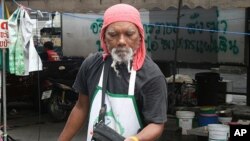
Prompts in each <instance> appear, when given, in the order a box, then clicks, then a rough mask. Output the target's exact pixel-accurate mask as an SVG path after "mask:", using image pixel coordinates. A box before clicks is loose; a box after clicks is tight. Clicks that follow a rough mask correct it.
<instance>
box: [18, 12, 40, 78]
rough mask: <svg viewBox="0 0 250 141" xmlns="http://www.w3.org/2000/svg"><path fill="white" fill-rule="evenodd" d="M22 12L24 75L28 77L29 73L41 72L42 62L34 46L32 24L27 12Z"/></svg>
mask: <svg viewBox="0 0 250 141" xmlns="http://www.w3.org/2000/svg"><path fill="white" fill-rule="evenodd" d="M22 11H23V12H24V14H23V16H22V17H21V18H20V27H21V31H22V36H23V43H24V46H23V47H24V65H25V75H28V74H29V72H32V71H39V70H42V61H41V59H40V56H39V55H38V53H37V51H36V49H35V46H34V40H33V35H32V29H33V26H34V24H33V23H32V21H31V19H30V16H29V14H28V12H27V11H26V10H24V9H23V10H22Z"/></svg>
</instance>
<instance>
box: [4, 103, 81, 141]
mask: <svg viewBox="0 0 250 141" xmlns="http://www.w3.org/2000/svg"><path fill="white" fill-rule="evenodd" d="M64 124H65V121H62V122H54V121H53V120H52V119H51V117H50V116H49V115H48V113H42V114H41V115H40V116H39V114H38V113H37V112H36V111H34V110H31V109H29V108H27V107H26V109H20V108H19V110H17V113H12V115H10V114H9V115H8V128H7V133H8V135H10V136H11V137H12V138H14V139H16V140H18V141H56V140H57V138H58V136H59V135H60V132H61V131H62V129H63V127H64ZM85 137H86V128H85V127H83V128H82V129H81V131H80V132H79V133H78V134H77V135H76V136H75V138H74V139H73V140H72V141H82V140H84V138H85Z"/></svg>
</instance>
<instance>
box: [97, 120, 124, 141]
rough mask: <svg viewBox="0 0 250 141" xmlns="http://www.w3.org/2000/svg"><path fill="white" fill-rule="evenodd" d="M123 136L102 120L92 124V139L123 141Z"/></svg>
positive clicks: (98, 140)
mask: <svg viewBox="0 0 250 141" xmlns="http://www.w3.org/2000/svg"><path fill="white" fill-rule="evenodd" d="M124 140H125V138H124V137H123V136H121V135H120V134H118V133H117V132H116V131H114V130H113V129H112V128H110V127H109V126H107V125H105V123H104V122H98V123H96V124H95V126H94V134H93V136H92V141H124Z"/></svg>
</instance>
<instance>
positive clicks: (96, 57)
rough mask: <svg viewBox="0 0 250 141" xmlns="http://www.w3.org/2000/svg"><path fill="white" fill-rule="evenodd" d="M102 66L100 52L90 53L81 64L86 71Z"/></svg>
mask: <svg viewBox="0 0 250 141" xmlns="http://www.w3.org/2000/svg"><path fill="white" fill-rule="evenodd" d="M101 64H102V53H101V52H95V53H91V54H89V55H88V57H86V59H85V60H84V62H83V66H84V67H86V69H87V68H88V69H93V68H96V67H99V66H100V65H101Z"/></svg>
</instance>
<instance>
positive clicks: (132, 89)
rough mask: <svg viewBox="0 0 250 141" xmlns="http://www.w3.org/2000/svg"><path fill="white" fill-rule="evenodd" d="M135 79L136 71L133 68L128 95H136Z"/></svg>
mask: <svg viewBox="0 0 250 141" xmlns="http://www.w3.org/2000/svg"><path fill="white" fill-rule="evenodd" d="M135 79H136V71H135V70H134V69H133V68H132V70H131V74H130V79H129V88H128V95H134V93H135Z"/></svg>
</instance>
